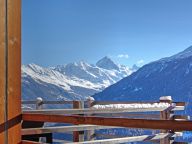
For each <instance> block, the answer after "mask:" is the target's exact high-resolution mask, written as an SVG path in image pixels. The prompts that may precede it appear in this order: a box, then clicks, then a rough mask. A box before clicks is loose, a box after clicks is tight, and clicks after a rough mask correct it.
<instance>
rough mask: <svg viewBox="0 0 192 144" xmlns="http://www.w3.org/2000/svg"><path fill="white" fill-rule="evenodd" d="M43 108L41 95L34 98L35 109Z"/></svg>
mask: <svg viewBox="0 0 192 144" xmlns="http://www.w3.org/2000/svg"><path fill="white" fill-rule="evenodd" d="M42 108H43V99H42V98H41V97H37V99H36V109H37V110H39V109H42Z"/></svg>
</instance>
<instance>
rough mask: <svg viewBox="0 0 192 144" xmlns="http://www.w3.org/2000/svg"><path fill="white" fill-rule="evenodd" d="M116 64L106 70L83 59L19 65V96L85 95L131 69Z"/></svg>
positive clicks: (62, 97) (67, 97)
mask: <svg viewBox="0 0 192 144" xmlns="http://www.w3.org/2000/svg"><path fill="white" fill-rule="evenodd" d="M110 61H112V60H110ZM113 63H114V62H113ZM115 65H116V64H115ZM116 66H117V67H118V70H117V69H115V68H114V69H111V70H108V69H105V68H101V67H98V66H96V65H92V64H89V63H86V62H84V61H80V62H74V63H69V64H65V65H57V66H55V67H42V66H39V65H37V64H29V65H23V66H22V96H23V99H28V100H29V99H35V98H36V97H43V98H44V99H49V100H56V99H65V100H73V99H74V100H75V99H76V100H78V99H85V98H86V97H87V96H90V95H92V94H94V93H96V92H99V91H101V90H103V89H104V88H106V87H108V86H109V85H111V84H113V83H115V82H117V81H119V80H120V79H122V78H123V77H125V76H127V75H129V74H131V73H132V72H134V70H133V69H131V68H128V67H126V66H123V65H116Z"/></svg>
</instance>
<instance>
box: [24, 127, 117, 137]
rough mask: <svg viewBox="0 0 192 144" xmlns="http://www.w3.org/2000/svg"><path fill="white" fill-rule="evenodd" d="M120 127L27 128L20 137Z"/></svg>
mask: <svg viewBox="0 0 192 144" xmlns="http://www.w3.org/2000/svg"><path fill="white" fill-rule="evenodd" d="M112 128H120V127H110V126H99V125H73V126H57V127H44V128H27V129H22V135H32V134H42V133H54V132H61V133H64V132H73V131H84V130H95V129H112Z"/></svg>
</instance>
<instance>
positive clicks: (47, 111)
mask: <svg viewBox="0 0 192 144" xmlns="http://www.w3.org/2000/svg"><path fill="white" fill-rule="evenodd" d="M165 109H167V108H163V107H162V108H158V107H157V108H123V109H114V108H113V109H108V108H106V109H93V108H85V109H40V110H23V113H34V114H35V113H36V114H38V113H43V114H102V113H107V114H109V113H126V112H160V111H163V110H165ZM172 110H173V111H177V110H184V107H183V106H176V107H174V108H172Z"/></svg>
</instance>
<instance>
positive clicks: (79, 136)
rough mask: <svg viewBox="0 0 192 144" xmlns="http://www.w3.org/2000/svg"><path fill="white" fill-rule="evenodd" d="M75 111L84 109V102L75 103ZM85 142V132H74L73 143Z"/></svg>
mask: <svg viewBox="0 0 192 144" xmlns="http://www.w3.org/2000/svg"><path fill="white" fill-rule="evenodd" d="M73 108H74V109H83V108H84V102H83V101H73ZM83 141H84V131H74V132H73V142H83Z"/></svg>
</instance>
